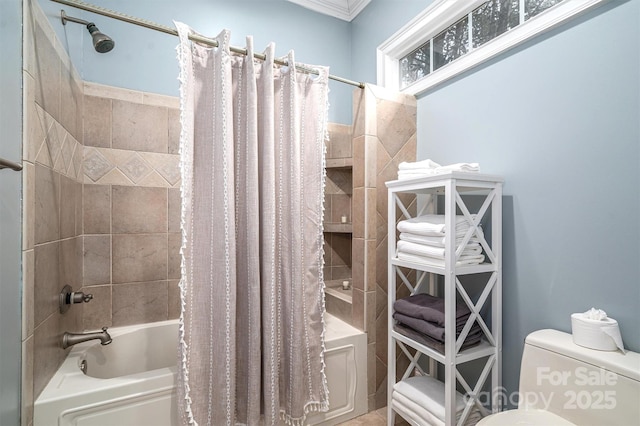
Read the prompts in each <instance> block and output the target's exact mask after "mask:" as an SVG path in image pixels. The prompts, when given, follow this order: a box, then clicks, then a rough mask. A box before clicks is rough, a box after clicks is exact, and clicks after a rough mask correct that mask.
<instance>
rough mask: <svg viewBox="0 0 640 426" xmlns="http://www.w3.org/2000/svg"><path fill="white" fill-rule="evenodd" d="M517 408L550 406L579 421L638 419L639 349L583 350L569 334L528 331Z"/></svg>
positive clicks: (602, 422)
mask: <svg viewBox="0 0 640 426" xmlns="http://www.w3.org/2000/svg"><path fill="white" fill-rule="evenodd" d="M519 393H520V394H519V399H518V408H520V409H542V410H547V411H551V412H553V413H555V414H557V415H559V416H560V417H563V418H564V419H566V420H568V421H570V422H572V423H575V424H578V425H621V426H622V425H624V426H628V425H637V424H640V354H638V353H636V352H631V351H627V353H626V354H623V353H622V352H620V351H615V352H608V351H598V350H594V349H587V348H584V347H582V346H578V345H576V344H575V343H573V339H572V337H571V334H568V333H563V332H561V331H557V330H538V331H535V332H533V333H531V334H530V335H529V336H527V338H526V340H525V346H524V352H523V354H522V365H521V368H520V389H519Z"/></svg>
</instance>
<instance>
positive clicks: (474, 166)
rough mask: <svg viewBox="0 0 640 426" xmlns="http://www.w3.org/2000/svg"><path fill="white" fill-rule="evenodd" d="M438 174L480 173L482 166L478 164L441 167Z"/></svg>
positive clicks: (437, 169) (457, 164) (456, 164)
mask: <svg viewBox="0 0 640 426" xmlns="http://www.w3.org/2000/svg"><path fill="white" fill-rule="evenodd" d="M436 171H437V172H441V173H444V172H479V171H480V164H478V163H455V164H449V165H448V166H440V167H438V168H436Z"/></svg>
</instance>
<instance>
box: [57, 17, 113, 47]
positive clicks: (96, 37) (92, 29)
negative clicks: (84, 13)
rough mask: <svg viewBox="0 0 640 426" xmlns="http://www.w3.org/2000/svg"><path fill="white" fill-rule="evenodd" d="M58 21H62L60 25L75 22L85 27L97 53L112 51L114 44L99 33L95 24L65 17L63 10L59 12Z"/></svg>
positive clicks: (107, 37) (110, 39)
mask: <svg viewBox="0 0 640 426" xmlns="http://www.w3.org/2000/svg"><path fill="white" fill-rule="evenodd" d="M60 19H61V20H62V25H67V21H69V22H75V23H76V24H82V25H86V26H87V30H88V31H89V34H91V38H92V39H93V48H94V49H96V52H98V53H107V52H109V51H111V49H113V46H115V42H114V41H113V39H112V38H111V37H109V36H108V35H106V34H104V33H102V32H100V30H99V29H98V27H96V24H94V23H93V22H88V21H85V20H84V19H79V18H73V17H71V16H67V14H66V13H64V10H61V11H60Z"/></svg>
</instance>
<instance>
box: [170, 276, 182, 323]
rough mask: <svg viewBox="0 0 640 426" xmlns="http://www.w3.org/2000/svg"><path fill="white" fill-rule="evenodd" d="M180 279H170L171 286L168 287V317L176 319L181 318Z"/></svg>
mask: <svg viewBox="0 0 640 426" xmlns="http://www.w3.org/2000/svg"><path fill="white" fill-rule="evenodd" d="M180 303H181V302H180V281H179V280H169V288H168V305H169V311H168V318H167V319H176V318H180V309H181V308H180Z"/></svg>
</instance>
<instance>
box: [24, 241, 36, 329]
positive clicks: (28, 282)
mask: <svg viewBox="0 0 640 426" xmlns="http://www.w3.org/2000/svg"><path fill="white" fill-rule="evenodd" d="M34 279H35V259H34V251H33V250H27V251H23V252H22V339H23V340H24V339H26V338H27V337H28V336H31V335H32V334H33V329H34V303H35V301H34V290H35V289H34V285H35V282H34Z"/></svg>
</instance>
